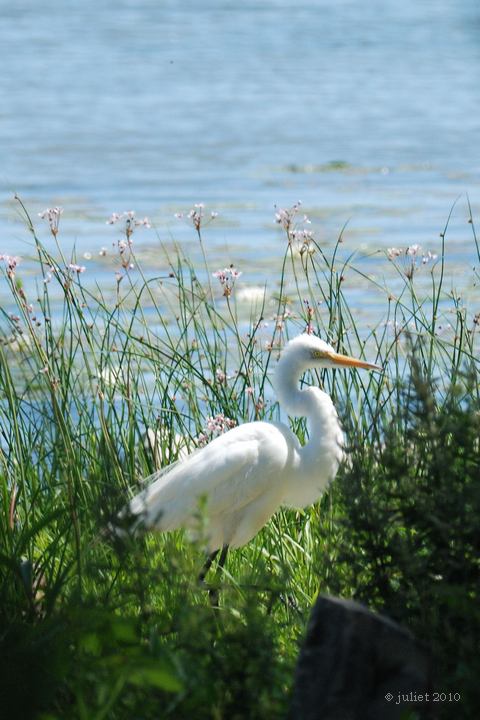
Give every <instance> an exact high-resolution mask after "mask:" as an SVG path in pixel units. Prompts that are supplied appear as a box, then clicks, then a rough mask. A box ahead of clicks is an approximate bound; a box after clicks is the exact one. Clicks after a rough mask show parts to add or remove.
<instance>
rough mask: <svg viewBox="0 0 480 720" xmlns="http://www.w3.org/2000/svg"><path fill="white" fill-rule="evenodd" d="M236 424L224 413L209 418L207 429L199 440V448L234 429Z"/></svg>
mask: <svg viewBox="0 0 480 720" xmlns="http://www.w3.org/2000/svg"><path fill="white" fill-rule="evenodd" d="M236 424H237V423H236V422H235V420H232V419H231V418H228V417H226V416H225V415H224V414H223V413H219V414H218V415H215V416H214V417H209V418H207V424H206V427H205V428H204V430H203V432H202V433H201V434H200V435H199V436H198V439H197V444H198V446H199V447H204V446H205V445H207V444H208V443H209V442H210V441H211V440H213V439H214V438H216V437H218V436H219V435H223V433H225V432H227V431H228V430H231V429H232V428H234V427H235V426H236Z"/></svg>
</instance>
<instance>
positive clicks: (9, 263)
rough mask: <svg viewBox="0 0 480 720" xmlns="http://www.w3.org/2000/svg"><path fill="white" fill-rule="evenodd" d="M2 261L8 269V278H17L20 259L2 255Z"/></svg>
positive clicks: (14, 256) (0, 257)
mask: <svg viewBox="0 0 480 720" xmlns="http://www.w3.org/2000/svg"><path fill="white" fill-rule="evenodd" d="M0 260H3V261H4V263H5V265H6V267H7V276H8V277H9V278H10V280H13V278H14V277H15V269H16V267H17V265H18V263H19V262H20V258H19V257H17V256H16V255H0Z"/></svg>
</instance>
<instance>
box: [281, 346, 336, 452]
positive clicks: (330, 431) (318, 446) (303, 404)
mask: <svg viewBox="0 0 480 720" xmlns="http://www.w3.org/2000/svg"><path fill="white" fill-rule="evenodd" d="M307 369H308V368H307V367H305V366H303V365H302V364H298V363H295V362H294V361H292V359H291V358H289V357H286V358H284V361H283V362H282V360H280V362H279V364H278V366H277V371H276V375H275V390H276V393H277V398H278V401H279V402H280V405H281V406H282V407H283V409H284V410H286V412H287V413H288V414H289V415H292V416H296V417H306V418H307V422H308V428H309V435H310V437H311V438H314V441H311V442H309V443H307V445H305V446H304V447H303V448H302V454H303V455H305V456H308V457H309V459H310V461H311V462H312V463H313V462H315V460H316V458H318V457H319V456H321V455H322V454H323V453H324V452H325V445H328V446H331V445H332V446H336V445H339V444H342V442H343V433H342V430H341V426H340V422H339V420H338V415H337V412H336V410H335V407H334V405H333V403H332V400H331V398H330V396H329V395H327V393H325V392H323V391H322V390H320V389H319V388H317V387H308V388H305V389H303V390H301V389H300V386H299V385H300V378H301V377H302V375H303V373H304V372H305V371H306V370H307Z"/></svg>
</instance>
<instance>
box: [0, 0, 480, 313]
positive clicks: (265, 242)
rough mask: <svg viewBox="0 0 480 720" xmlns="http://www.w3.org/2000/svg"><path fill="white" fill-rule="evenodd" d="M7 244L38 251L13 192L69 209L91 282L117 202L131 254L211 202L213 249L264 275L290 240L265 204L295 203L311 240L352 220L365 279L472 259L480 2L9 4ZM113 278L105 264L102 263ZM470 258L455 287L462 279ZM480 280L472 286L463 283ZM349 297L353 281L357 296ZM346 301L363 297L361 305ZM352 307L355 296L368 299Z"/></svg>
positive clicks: (3, 33)
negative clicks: (138, 227) (400, 258)
mask: <svg viewBox="0 0 480 720" xmlns="http://www.w3.org/2000/svg"><path fill="white" fill-rule="evenodd" d="M0 7H1V11H2V12H1V15H2V20H1V24H0V43H1V48H2V63H1V73H0V92H1V97H2V104H1V106H0V148H1V157H2V162H1V165H0V253H1V252H4V253H10V254H17V255H20V256H28V255H29V254H31V245H30V243H31V241H30V238H29V236H28V233H27V232H26V230H25V228H24V225H23V223H22V222H21V221H20V220H19V219H18V216H17V210H16V207H15V203H14V202H13V201H12V196H13V193H14V192H17V193H18V194H19V195H20V196H21V197H22V199H23V200H24V202H25V203H26V205H27V207H28V208H29V210H30V211H31V213H32V216H34V217H35V219H36V220H37V221H38V222H39V223H40V227H41V230H40V234H41V235H42V237H43V238H44V239H45V241H46V242H47V243H49V242H50V240H51V238H50V239H49V235H48V232H47V229H46V227H44V226H43V225H42V224H41V222H40V221H39V220H38V218H37V217H36V215H37V213H38V212H39V211H40V210H42V209H43V208H45V207H52V206H54V205H61V206H63V207H64V209H65V210H64V215H63V217H62V220H61V227H62V234H61V239H62V243H64V244H65V247H66V250H67V251H69V250H68V248H69V247H70V248H71V246H72V245H73V243H74V242H75V243H76V246H77V250H78V253H79V257H82V255H83V254H84V253H87V258H88V253H91V255H92V259H90V260H87V261H85V263H86V264H87V267H88V266H89V267H88V269H89V272H91V274H92V276H93V275H94V274H95V273H96V275H97V276H98V275H101V274H102V272H106V270H105V269H104V266H102V264H101V262H100V261H99V259H98V251H99V249H100V248H101V246H105V245H108V244H109V243H111V241H112V239H113V238H114V230H112V228H110V227H107V226H106V224H105V221H106V220H107V218H108V217H109V216H110V214H111V213H112V212H114V211H119V212H122V211H124V210H130V209H134V210H135V211H136V212H137V213H138V214H139V215H140V216H142V217H143V216H144V215H148V216H149V217H151V219H152V220H153V222H154V224H155V228H156V231H155V230H151V231H144V230H143V229H142V232H140V231H139V232H138V233H137V234H136V236H135V238H136V242H137V245H138V246H139V247H140V248H142V246H143V248H144V250H145V253H146V255H147V256H148V258H149V262H150V263H152V265H153V266H154V265H155V257H156V254H155V248H156V243H157V242H158V240H157V235H156V233H158V235H159V236H160V237H161V238H169V237H173V238H175V239H177V240H179V241H181V242H184V243H185V244H186V246H187V247H188V248H189V251H190V252H191V253H193V255H194V256H195V254H196V253H198V245H197V243H196V238H195V235H194V233H193V231H192V228H189V227H188V226H187V224H186V223H182V222H180V221H178V220H176V219H175V218H174V213H175V212H179V211H185V210H188V208H189V207H191V206H192V204H193V203H198V202H204V203H205V204H206V207H207V209H208V210H217V211H218V212H219V213H220V215H219V218H218V219H217V220H216V221H215V223H212V224H211V226H210V227H209V229H208V240H207V244H208V245H209V252H210V253H211V254H213V256H214V257H215V259H216V260H218V262H219V263H221V264H222V265H223V264H227V263H229V262H235V263H236V264H237V265H238V266H241V269H242V270H243V271H244V276H243V279H244V280H245V278H246V277H247V276H248V277H249V278H251V280H252V281H256V282H259V281H261V280H262V277H265V275H267V274H268V273H269V272H270V271H271V270H272V269H275V268H277V267H278V266H279V263H280V261H281V258H282V256H283V252H284V248H285V239H284V236H283V235H282V234H280V232H279V228H278V226H276V225H275V222H274V206H275V205H277V206H280V207H282V206H283V207H286V206H289V205H292V203H294V202H295V201H297V200H301V201H302V203H303V208H304V209H305V212H306V213H307V214H308V215H309V216H310V217H311V219H312V227H313V230H314V231H315V234H316V237H317V240H318V241H319V242H320V243H321V244H322V245H325V247H328V246H331V245H332V244H333V243H334V241H335V239H336V237H337V236H338V233H339V231H340V229H341V228H342V226H343V225H344V223H345V222H348V227H347V230H346V233H345V252H351V251H357V252H358V253H359V258H361V257H362V255H363V257H364V262H365V263H366V265H365V267H366V269H367V271H368V272H375V269H376V267H377V266H378V267H380V265H379V263H381V264H382V266H385V260H384V257H383V255H382V256H381V257H380V256H378V255H373V256H372V253H375V251H376V250H378V249H379V248H387V247H390V246H403V247H405V246H407V245H411V244H414V243H418V244H420V245H421V246H422V247H423V248H425V249H429V250H431V251H432V252H438V249H439V245H440V238H439V233H440V232H441V231H442V229H443V225H444V222H445V220H446V218H447V215H448V213H449V211H450V208H451V207H452V205H453V203H454V202H455V200H456V199H457V198H458V197H459V196H460V200H459V202H458V205H457V206H456V208H455V210H454V213H453V217H452V222H451V226H450V231H449V234H448V245H447V248H448V253H449V257H450V260H451V261H452V262H453V263H454V267H456V268H468V269H469V271H471V268H472V265H473V264H474V262H475V257H476V255H475V253H474V246H473V242H472V233H471V226H469V225H468V222H467V221H468V208H467V203H466V194H467V193H468V195H469V197H470V201H471V203H472V207H473V212H474V216H475V214H476V215H477V217H478V216H479V215H480V191H479V177H480V157H479V140H480V113H479V108H480V83H479V77H480V72H479V71H480V6H479V4H478V0H461V1H459V0H440V1H439V0H434V1H433V0H424V2H421V3H419V2H418V1H417V0H402V2H399V1H398V0H364V2H357V1H356V0H336V2H330V0H298V2H293V0H292V1H291V2H286V1H285V0H258V1H257V2H249V1H246V2H241V3H238V2H228V1H227V0H204V1H203V2H202V3H198V2H196V1H194V0H100V2H99V1H98V0H97V1H96V2H93V0H82V2H81V3H78V2H74V1H73V0H62V1H61V2H60V0H42V2H39V1H38V0H16V2H15V3H11V2H6V0H1V1H0ZM108 272H109V273H110V274H111V270H110V269H109V270H108ZM469 278H470V275H469V274H468V272H466V271H465V270H463V269H462V272H461V273H458V277H457V278H456V279H455V280H454V281H455V282H458V283H460V284H462V283H464V284H466V285H467V286H468V287H469V288H470V289H471V288H472V283H471V282H470V279H469ZM469 283H470V284H469ZM352 290H353V288H352ZM352 297H354V296H352ZM358 300H359V301H360V297H359V298H358Z"/></svg>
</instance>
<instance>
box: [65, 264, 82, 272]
mask: <svg viewBox="0 0 480 720" xmlns="http://www.w3.org/2000/svg"><path fill="white" fill-rule="evenodd" d="M68 269H69V270H72V271H73V272H76V273H78V274H80V273H83V272H85V270H86V267H85V265H77V263H70V265H69V266H68Z"/></svg>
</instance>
